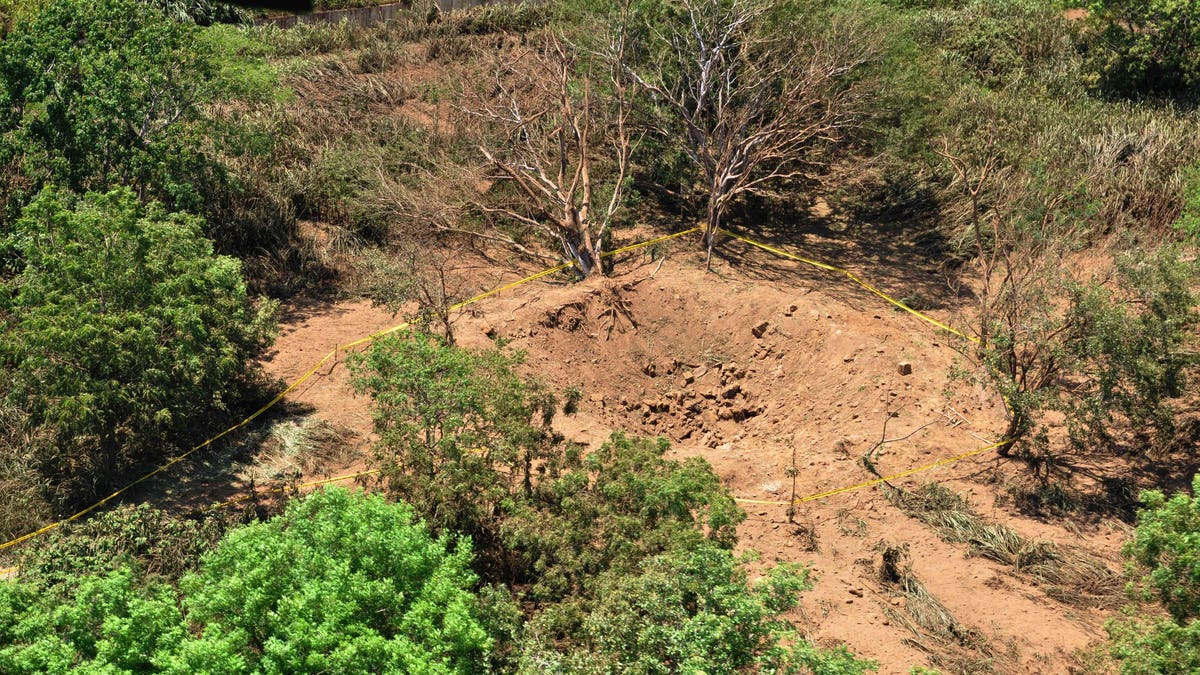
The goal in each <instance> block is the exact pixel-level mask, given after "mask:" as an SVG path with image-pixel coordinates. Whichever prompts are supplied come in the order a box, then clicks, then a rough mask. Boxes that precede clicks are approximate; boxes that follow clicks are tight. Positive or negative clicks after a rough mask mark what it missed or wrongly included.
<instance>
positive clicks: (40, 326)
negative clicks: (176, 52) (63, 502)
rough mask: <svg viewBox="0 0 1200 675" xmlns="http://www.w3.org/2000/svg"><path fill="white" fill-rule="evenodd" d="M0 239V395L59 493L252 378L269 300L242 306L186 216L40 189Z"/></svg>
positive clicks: (209, 409)
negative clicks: (2, 380) (5, 374)
mask: <svg viewBox="0 0 1200 675" xmlns="http://www.w3.org/2000/svg"><path fill="white" fill-rule="evenodd" d="M2 241H3V244H2V245H3V248H4V250H6V251H9V252H11V253H14V254H15V256H16V260H17V261H18V269H17V270H16V271H17V274H16V276H14V277H12V278H11V279H9V280H8V281H7V282H6V283H5V284H4V285H5V291H6V295H5V297H4V299H3V303H4V304H3V306H0V309H2V310H3V312H4V314H3V315H2V316H3V321H4V324H3V330H0V361H2V362H3V363H4V364H5V366H6V367H7V368H10V369H11V371H12V377H13V380H12V383H11V390H10V391H9V393H8V401H9V403H10V404H11V405H15V406H19V407H22V408H24V409H26V410H27V411H28V415H29V417H28V419H27V420H26V424H27V425H28V427H29V428H30V429H31V430H37V431H39V432H40V433H41V435H40V436H39V438H40V441H39V442H37V443H35V444H34V446H33V447H32V448H30V451H31V454H32V459H31V461H32V462H33V463H34V465H35V466H37V467H38V468H39V470H40V471H41V472H42V473H43V475H44V476H46V477H47V479H49V480H53V481H55V482H57V483H58V484H59V489H60V490H61V491H63V492H65V493H66V495H65V496H66V497H67V498H68V499H67V501H74V500H77V499H79V498H84V497H90V496H92V495H94V494H95V493H96V492H97V491H98V489H99V488H100V487H101V486H103V485H105V484H106V483H107V481H109V480H111V479H114V478H116V477H118V476H120V475H122V474H123V473H124V472H125V471H126V470H128V469H129V467H131V466H133V465H136V464H137V463H138V462H141V461H145V460H156V459H159V458H161V457H163V456H164V455H165V454H166V453H168V452H170V451H171V450H172V449H173V448H178V447H179V444H180V443H185V442H187V441H189V440H192V439H195V438H196V435H197V432H199V431H203V430H205V429H210V428H212V427H211V424H210V423H209V420H210V419H211V417H212V415H213V414H214V413H217V414H219V413H221V412H222V411H227V410H229V409H230V407H231V406H232V405H233V404H235V403H236V402H237V401H238V400H239V398H240V397H242V396H244V395H245V394H246V393H248V392H250V387H251V386H257V385H256V379H257V378H258V375H257V372H258V371H257V370H256V368H255V366H254V365H253V363H252V361H251V359H252V358H253V357H254V356H255V354H257V352H258V350H259V349H261V348H262V347H263V346H265V345H266V344H267V342H268V341H269V338H270V337H271V335H272V330H273V313H274V308H275V305H274V304H272V303H263V304H261V305H260V306H259V307H258V308H257V309H255V308H253V307H251V305H250V303H249V302H248V300H247V296H246V287H245V284H244V282H243V281H242V277H241V269H240V266H239V265H238V263H237V261H235V260H233V259H231V258H228V257H224V256H217V255H214V254H213V249H212V243H211V242H209V241H208V240H207V239H205V238H204V236H203V234H202V233H201V221H200V219H199V218H197V217H195V216H189V215H185V214H181V213H168V212H167V211H166V209H164V208H163V207H162V206H161V205H159V204H156V203H151V204H149V205H142V204H141V203H139V202H138V200H137V198H136V197H135V195H134V194H133V193H132V192H130V191H129V190H118V191H114V192H110V193H107V194H89V195H87V196H85V197H82V198H78V197H74V196H71V195H67V194H63V193H61V192H58V191H54V190H47V191H45V192H43V193H42V194H41V195H40V196H39V197H38V198H37V199H36V200H35V201H34V202H33V203H32V204H31V205H30V206H29V207H28V208H27V209H25V212H24V214H23V216H22V218H21V219H20V220H19V221H18V222H17V223H16V226H15V229H14V231H13V232H12V233H11V234H10V235H9V236H8V237H7V238H5V239H4V240H2Z"/></svg>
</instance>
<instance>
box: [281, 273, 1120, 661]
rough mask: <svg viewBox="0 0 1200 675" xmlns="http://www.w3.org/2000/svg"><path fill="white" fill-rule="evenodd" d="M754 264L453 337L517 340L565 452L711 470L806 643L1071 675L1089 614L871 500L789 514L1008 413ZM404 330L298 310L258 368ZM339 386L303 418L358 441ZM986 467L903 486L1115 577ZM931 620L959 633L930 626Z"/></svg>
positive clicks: (1088, 632) (1109, 532) (379, 319)
mask: <svg viewBox="0 0 1200 675" xmlns="http://www.w3.org/2000/svg"><path fill="white" fill-rule="evenodd" d="M754 255H756V254H752V253H749V252H747V253H746V257H745V258H744V259H743V260H742V262H739V263H738V264H737V265H732V264H729V263H723V264H722V265H720V266H718V268H717V270H716V273H705V272H704V271H703V269H702V266H701V265H698V264H696V261H694V260H692V259H690V258H689V257H687V256H676V257H675V258H673V259H670V260H668V261H667V262H666V264H663V265H661V266H656V264H655V263H653V262H651V261H650V260H648V259H645V258H641V257H637V256H635V257H634V259H633V260H626V261H625V262H624V264H622V265H621V266H619V270H621V273H620V274H619V275H618V276H616V277H615V278H606V279H597V280H592V281H588V282H585V283H580V284H574V285H562V286H554V285H546V284H541V283H538V284H530V285H527V286H523V287H521V288H518V289H516V290H514V291H512V292H511V293H506V294H503V295H500V296H497V297H494V298H491V299H489V300H487V301H486V303H483V304H481V305H478V306H477V307H476V308H475V309H476V310H477V311H474V312H473V313H472V314H469V315H466V316H464V317H462V318H461V319H460V320H459V322H458V325H457V329H456V330H457V335H458V337H459V341H460V343H461V344H463V346H466V347H479V346H483V345H487V344H491V343H492V341H493V340H495V339H496V338H502V339H503V340H506V341H509V343H510V345H511V347H512V348H514V349H518V350H522V351H524V352H526V354H527V361H526V364H525V366H524V368H525V369H526V370H527V372H528V373H530V374H532V375H535V376H536V377H538V378H540V379H542V380H543V381H545V382H547V383H549V384H551V385H552V386H554V387H557V388H559V389H567V388H576V389H578V390H579V391H580V392H581V394H582V396H581V402H580V405H579V409H578V412H576V413H575V414H573V415H569V416H568V415H560V416H559V418H558V419H556V422H555V423H556V425H557V426H558V428H559V429H560V430H561V431H562V432H563V433H564V434H566V435H567V437H569V438H572V439H574V440H576V441H578V442H581V443H584V444H593V445H595V444H598V443H601V442H603V440H604V439H605V438H607V437H608V435H609V433H611V431H612V430H614V429H622V430H626V431H629V432H632V433H638V434H648V435H662V436H666V437H668V438H670V439H671V440H672V441H673V442H674V450H673V452H674V453H676V454H677V455H678V456H693V455H699V456H702V457H704V458H705V459H707V460H708V461H709V462H710V463H711V464H712V465H713V467H714V468H715V469H716V471H717V472H718V473H719V475H720V476H721V477H722V479H723V480H724V481H725V482H726V484H727V485H728V486H729V487H730V489H731V490H732V491H733V493H734V494H735V495H736V496H738V497H739V498H742V499H743V500H744V501H743V506H744V507H746V508H747V510H748V512H749V513H750V518H749V520H748V521H747V522H746V523H745V524H744V525H743V527H742V529H741V532H740V534H741V539H742V543H741V546H742V548H744V549H747V550H749V549H754V550H756V551H758V552H759V553H760V554H761V559H762V561H763V562H766V563H771V562H774V561H793V562H803V563H808V564H811V566H812V568H813V570H814V573H815V576H816V577H817V578H818V584H817V587H816V589H815V590H814V591H813V592H811V593H808V594H807V595H806V598H805V603H804V608H803V611H802V612H801V614H800V615H799V616H798V618H799V619H800V621H801V623H802V625H805V626H808V627H809V628H810V630H811V631H812V636H813V637H814V638H815V639H817V640H818V641H819V642H823V643H825V642H828V643H836V642H846V643H848V644H849V645H850V646H851V647H852V648H853V649H854V650H855V651H856V652H858V653H859V654H861V655H863V656H867V657H871V658H875V659H878V660H879V661H880V663H881V671H880V672H884V673H906V672H908V669H909V668H910V667H911V666H912V665H920V664H925V665H929V664H932V665H934V666H936V667H939V668H941V669H943V670H944V671H945V672H987V671H992V672H1014V673H1015V672H1022V673H1026V672H1031V673H1034V672H1046V673H1052V672H1064V671H1066V670H1068V669H1069V667H1070V666H1071V664H1072V663H1073V661H1072V658H1073V657H1072V654H1073V652H1074V651H1075V650H1077V649H1080V648H1084V647H1086V646H1087V645H1088V644H1089V642H1091V641H1093V640H1096V639H1098V638H1100V637H1101V636H1102V628H1101V627H1102V622H1103V615H1102V613H1101V612H1100V611H1099V610H1091V609H1088V608H1086V607H1077V606H1069V605H1067V604H1064V603H1062V602H1061V601H1059V600H1055V599H1053V598H1051V597H1050V596H1049V595H1048V594H1047V593H1046V592H1045V590H1044V589H1042V588H1040V587H1038V586H1037V585H1036V584H1035V583H1034V582H1033V581H1031V580H1030V579H1028V578H1026V577H1022V576H1020V575H1018V574H1015V573H1013V571H1012V570H1011V569H1010V568H1007V567H1005V566H1003V565H1001V564H999V563H997V562H995V561H994V560H989V559H986V558H984V557H976V556H972V555H971V552H970V548H969V547H968V546H966V545H963V544H954V543H947V542H945V541H943V540H942V539H940V538H939V537H938V535H937V534H936V533H935V532H934V530H932V529H931V528H930V527H929V526H927V525H925V524H923V523H922V522H921V521H920V520H919V519H916V518H913V517H910V516H908V515H905V513H904V512H902V511H901V510H900V509H899V508H897V507H896V506H895V505H893V504H892V503H891V502H890V501H889V500H888V499H887V498H885V496H884V493H883V488H881V487H879V486H876V487H871V488H865V489H860V490H856V491H852V492H847V493H844V494H840V495H837V496H834V497H829V498H826V499H821V500H815V501H810V502H805V503H802V504H800V505H798V506H797V507H796V508H795V509H792V510H789V508H788V507H787V505H786V504H787V502H789V501H790V500H791V499H792V498H793V496H795V497H803V496H805V495H810V494H815V493H819V492H822V491H826V490H829V489H831V488H837V487H841V486H847V485H853V484H856V483H858V482H861V481H865V480H869V479H871V478H873V477H874V475H873V474H872V473H870V472H869V471H868V470H867V468H866V467H865V466H864V462H863V461H862V460H863V457H864V455H866V454H867V453H870V461H871V463H872V464H873V465H874V466H875V467H876V468H877V470H878V471H880V472H881V473H883V474H885V475H886V474H888V473H891V472H897V471H901V470H905V469H908V468H910V467H913V466H918V465H923V464H928V463H930V462H933V461H935V460H937V459H940V458H942V457H946V456H950V455H954V454H958V453H961V452H964V451H966V450H970V449H972V448H977V447H981V446H983V445H986V444H987V443H988V442H990V441H991V440H993V439H995V437H996V434H997V433H999V432H1000V430H1002V429H1003V427H1004V420H1003V416H1002V412H1003V411H1002V407H1001V402H1000V401H999V400H998V399H997V397H996V396H995V395H994V394H993V393H992V392H991V391H990V390H989V389H988V388H987V387H985V386H983V385H982V384H981V383H979V382H976V381H973V380H972V378H970V377H969V376H962V375H961V374H960V375H958V376H955V377H951V376H950V373H952V372H956V371H955V366H956V364H960V362H961V358H960V357H959V355H958V353H957V352H955V351H954V349H953V348H952V346H953V345H952V343H951V341H950V338H949V337H948V336H946V335H945V334H941V333H938V332H937V331H936V329H933V328H932V327H930V326H928V325H926V324H924V323H922V322H920V321H918V320H916V319H915V318H914V317H912V316H911V315H909V314H906V313H903V312H900V311H894V310H893V309H892V308H890V307H887V306H881V305H880V303H879V302H878V300H877V299H876V298H874V297H872V296H870V295H869V294H867V293H866V292H865V291H858V290H856V289H853V288H847V287H846V285H845V284H844V283H842V282H841V281H839V280H838V279H837V278H834V277H824V278H823V277H821V276H820V275H814V274H813V273H812V271H811V270H806V269H804V268H803V267H802V266H800V265H798V264H793V263H790V262H789V263H781V262H779V261H777V260H770V261H769V263H770V265H769V268H768V269H767V271H766V272H764V267H766V266H756V265H752V264H751V261H753V260H754V259H755V258H754V257H753V256H754ZM760 255H763V256H766V254H760ZM764 261H765V258H764ZM864 274H866V275H867V276H869V272H867V273H864ZM934 313H935V315H936V314H938V313H937V312H934ZM938 318H939V319H946V320H949V319H951V318H952V317H950V316H948V315H946V313H945V312H943V313H942V314H941V315H939V316H938ZM397 322H398V320H396V319H394V318H393V317H391V316H389V315H388V314H387V313H385V312H383V311H381V310H377V309H374V308H372V307H371V306H370V305H369V304H366V303H361V302H349V303H342V304H338V305H335V306H332V307H319V308H318V307H304V306H299V307H295V308H293V309H292V310H291V313H290V314H289V315H288V317H286V318H285V322H284V323H285V330H284V334H283V335H282V336H281V338H280V340H279V342H278V344H277V345H276V349H275V351H274V352H273V353H272V354H271V355H270V357H269V358H268V359H267V360H266V362H265V364H264V365H265V366H266V367H267V368H268V370H269V371H271V372H272V374H275V375H278V376H281V377H285V378H292V377H295V376H297V375H299V374H300V373H302V372H304V371H305V370H307V368H308V367H309V365H310V364H311V363H312V362H313V361H315V360H316V359H317V358H319V357H320V356H321V355H322V354H324V353H325V352H326V351H327V350H329V349H330V348H331V347H332V346H333V345H334V344H336V343H342V342H347V341H349V340H351V339H354V338H357V337H360V336H362V335H365V334H367V333H369V332H371V331H373V330H377V329H380V328H383V327H386V326H388V325H391V324H393V323H397ZM957 372H959V373H962V372H963V371H962V369H961V368H960V369H959V370H958V371H957ZM347 379H348V378H347V375H346V372H345V369H344V367H343V366H341V365H335V366H333V367H332V368H330V369H329V370H328V372H322V373H321V376H320V377H318V378H316V379H314V380H313V381H312V382H311V383H310V384H308V385H306V386H305V387H304V388H302V389H301V390H300V391H298V392H297V395H296V396H295V399H296V400H297V401H299V402H301V403H303V404H307V405H309V406H312V407H313V408H314V409H315V411H316V415H318V416H322V417H325V418H326V419H328V420H329V421H330V422H333V423H337V424H341V425H345V426H348V427H350V428H353V429H355V430H356V431H359V432H360V433H362V434H364V435H369V433H370V423H369V420H370V413H369V401H368V400H367V399H366V398H364V397H357V398H356V397H354V396H353V394H352V393H351V392H350V390H349V388H348V381H347ZM999 463H1000V460H998V459H997V458H996V457H995V455H994V453H991V452H988V453H983V454H981V455H978V456H976V457H972V458H970V459H968V460H965V461H963V462H960V463H957V464H954V465H952V466H950V467H947V468H943V469H939V470H937V471H934V472H930V473H928V474H922V475H918V476H914V477H910V478H906V479H905V480H904V481H901V483H900V484H901V485H914V484H916V483H919V482H924V481H928V480H938V481H941V482H944V483H945V484H946V485H948V486H950V487H951V488H952V489H953V490H955V491H957V492H959V493H962V494H963V495H965V497H966V500H967V502H969V503H970V506H971V507H972V508H973V509H974V510H975V512H977V513H978V514H980V517H981V518H990V519H992V520H995V521H1002V522H1004V523H1005V524H1006V525H1008V526H1009V527H1011V528H1012V529H1013V530H1014V531H1015V532H1019V533H1021V534H1022V535H1023V536H1026V537H1032V538H1038V539H1039V540H1046V541H1049V542H1056V543H1061V544H1064V545H1070V546H1073V547H1086V548H1088V549H1089V550H1091V551H1092V552H1094V553H1096V554H1097V555H1100V556H1103V557H1107V558H1109V559H1111V558H1112V556H1113V554H1114V552H1115V550H1116V548H1117V546H1118V545H1119V541H1120V539H1121V533H1120V532H1119V531H1115V530H1113V529H1111V528H1110V529H1106V528H1104V527H1097V528H1094V531H1092V532H1088V533H1082V534H1081V533H1078V532H1068V531H1066V530H1064V529H1062V528H1060V527H1057V526H1054V525H1050V524H1046V523H1040V522H1036V521H1033V520H1030V519H1027V518H1023V517H1021V516H1020V515H1019V514H1017V513H1015V512H1012V511H1010V510H1008V509H1006V508H1005V507H1003V506H1002V501H1000V500H998V499H997V494H999V493H1000V491H1001V488H1002V487H1003V486H1002V485H1001V484H1000V483H999V482H998V481H1000V480H1001V476H1002V474H1000V473H999V472H998V471H997V467H998V466H999ZM329 470H333V469H329ZM901 548H903V550H904V551H905V553H904V559H903V566H902V569H903V575H901V574H900V573H898V572H897V571H896V570H897V569H898V568H897V562H896V554H895V553H894V551H895V550H900V549H901ZM889 551H893V553H891V554H890V555H891V556H892V557H891V559H890V561H889V560H888V559H885V557H886V555H887V554H888V552H889ZM889 573H890V576H889ZM918 580H919V581H918ZM914 589H919V592H917V591H915V590H914ZM914 603H915V604H914ZM920 608H925V609H920ZM929 608H934V609H935V610H936V612H935V613H942V614H944V615H945V616H948V617H950V618H951V619H952V621H949V620H943V621H942V623H941V624H937V623H936V622H935V623H929V621H926V622H925V623H922V621H923V619H922V618H921V617H925V619H928V617H929V616H930V612H932V611H933V610H931V609H929ZM910 609H912V611H909V610H910ZM937 615H938V616H940V615H941V614H937ZM926 624H928V625H926ZM930 626H932V627H930ZM939 626H940V627H939Z"/></svg>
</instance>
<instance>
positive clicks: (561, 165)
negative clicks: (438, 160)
mask: <svg viewBox="0 0 1200 675" xmlns="http://www.w3.org/2000/svg"><path fill="white" fill-rule="evenodd" d="M624 40H625V38H624V35H623V33H618V34H616V35H614V36H613V37H612V40H611V43H610V48H611V49H612V50H613V51H614V53H617V54H619V53H620V52H621V51H622V50H623V49H624ZM618 62H619V59H613V60H612V63H614V64H615V63H618ZM581 71H582V69H581V68H580V67H579V64H578V54H577V53H576V51H575V50H574V48H573V47H571V46H570V45H568V44H566V43H565V42H564V41H563V40H562V39H561V38H559V37H558V36H556V35H553V34H550V35H548V36H546V37H545V39H544V41H542V42H541V43H540V44H538V46H537V47H536V48H535V49H533V50H532V51H529V52H526V53H523V54H519V55H518V56H517V57H516V58H515V59H512V60H510V61H507V62H503V63H501V64H499V65H498V67H497V68H496V69H495V72H494V77H493V80H492V82H491V83H490V88H491V91H490V92H488V93H487V95H484V96H481V97H479V100H478V104H477V106H476V108H475V109H473V110H469V111H468V112H470V113H472V114H473V115H474V116H476V117H478V118H480V119H482V120H484V121H485V122H487V123H488V124H490V125H493V126H494V127H495V128H498V129H499V131H500V132H501V134H500V137H501V138H502V139H503V141H502V142H498V143H488V142H484V143H481V145H480V146H479V149H480V152H482V154H483V156H484V157H485V158H487V161H488V162H489V164H490V165H491V166H492V167H494V168H495V169H496V170H498V171H499V172H500V178H501V179H504V180H509V181H511V182H512V184H513V185H515V186H516V190H517V192H518V194H519V195H520V199H518V200H516V201H515V202H513V203H511V204H506V205H498V206H497V205H494V204H491V205H489V204H487V203H485V204H483V206H482V208H483V210H484V212H485V213H487V214H490V215H498V216H501V217H504V218H509V219H512V220H515V221H518V222H520V223H523V224H525V225H528V226H530V227H532V228H533V229H534V230H536V231H539V232H541V233H543V234H544V235H546V236H548V237H550V238H551V239H552V240H553V241H555V242H557V243H558V245H559V246H561V247H562V250H563V253H564V254H565V256H566V259H567V260H568V261H570V262H571V263H572V265H573V266H574V267H575V269H576V271H577V272H578V273H579V274H580V275H581V276H584V277H586V276H589V275H591V274H594V273H596V272H597V271H599V270H600V269H601V258H602V256H603V253H604V244H605V235H606V233H607V232H608V230H609V228H610V227H611V226H612V223H613V219H614V218H615V217H616V216H617V214H618V212H619V210H620V208H621V206H622V203H623V201H622V198H623V194H624V187H625V185H626V182H627V178H628V176H629V168H630V158H631V155H632V153H633V149H634V146H635V141H634V139H633V138H632V136H631V134H630V129H629V116H630V105H629V102H628V97H627V91H628V88H627V86H626V83H625V81H624V78H623V77H622V76H621V72H620V70H619V69H617V68H615V67H614V68H613V70H612V71H611V72H610V73H608V76H610V77H611V79H610V80H609V81H607V82H604V83H603V84H604V89H606V90H608V92H607V93H605V94H603V95H601V94H599V93H598V92H597V88H598V87H596V86H595V83H593V82H592V81H591V79H590V78H589V77H588V76H587V75H585V74H584V73H582V72H581Z"/></svg>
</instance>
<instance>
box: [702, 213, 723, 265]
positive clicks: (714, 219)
mask: <svg viewBox="0 0 1200 675" xmlns="http://www.w3.org/2000/svg"><path fill="white" fill-rule="evenodd" d="M720 228H721V208H720V207H719V206H718V205H717V203H716V200H715V199H709V201H708V213H707V214H706V215H705V223H704V245H705V247H706V248H707V255H705V257H704V270H705V271H706V272H711V271H712V254H713V248H714V247H715V246H716V245H717V231H718V230H719V229H720Z"/></svg>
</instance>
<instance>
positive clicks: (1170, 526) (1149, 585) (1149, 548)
mask: <svg viewBox="0 0 1200 675" xmlns="http://www.w3.org/2000/svg"><path fill="white" fill-rule="evenodd" d="M1142 504H1143V505H1144V506H1145V508H1143V509H1142V510H1141V511H1139V512H1138V526H1137V530H1136V531H1135V532H1134V535H1133V540H1132V541H1130V542H1129V544H1128V545H1126V547H1125V555H1126V557H1128V558H1129V561H1130V570H1131V572H1133V573H1135V574H1136V575H1138V576H1139V578H1138V579H1137V580H1136V581H1135V582H1134V583H1133V584H1131V587H1130V588H1131V590H1132V591H1133V592H1134V594H1135V597H1137V598H1138V599H1140V600H1158V601H1159V602H1160V603H1162V606H1163V607H1164V608H1165V609H1166V610H1167V612H1168V613H1169V614H1170V619H1163V618H1154V617H1146V616H1138V615H1137V613H1136V611H1135V609H1134V608H1129V609H1128V610H1127V612H1126V614H1127V616H1126V617H1125V618H1123V619H1118V620H1114V621H1112V622H1110V623H1109V625H1108V631H1109V634H1110V635H1111V637H1112V638H1113V647H1112V652H1113V655H1114V656H1115V657H1117V658H1118V659H1119V660H1120V661H1121V670H1122V672H1124V673H1130V674H1132V673H1195V672H1197V671H1198V670H1200V475H1197V476H1196V477H1195V478H1194V479H1193V480H1192V494H1191V495H1188V494H1185V493H1179V494H1176V495H1175V496H1173V497H1171V498H1170V499H1168V498H1167V497H1166V496H1165V495H1164V494H1163V493H1162V492H1159V491H1158V490H1152V491H1147V492H1143V493H1142Z"/></svg>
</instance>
